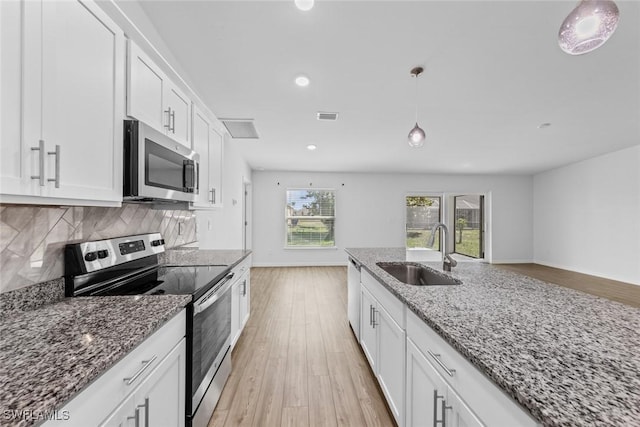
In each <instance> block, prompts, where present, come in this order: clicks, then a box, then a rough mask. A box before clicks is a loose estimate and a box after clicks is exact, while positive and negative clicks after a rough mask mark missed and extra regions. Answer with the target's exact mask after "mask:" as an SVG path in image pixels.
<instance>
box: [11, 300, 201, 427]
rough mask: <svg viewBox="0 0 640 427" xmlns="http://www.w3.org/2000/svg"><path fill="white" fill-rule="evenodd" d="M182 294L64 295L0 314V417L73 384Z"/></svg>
mask: <svg viewBox="0 0 640 427" xmlns="http://www.w3.org/2000/svg"><path fill="white" fill-rule="evenodd" d="M190 300H191V296H190V295H175V296H174V295H166V296H165V295H163V296H157V295H154V296H130V297H129V296H114V297H107V296H99V297H79V298H66V299H63V300H61V301H59V302H56V303H53V304H48V305H44V306H42V307H39V308H36V309H33V310H28V311H17V310H16V311H15V312H12V313H10V315H7V316H3V318H2V319H0V341H1V342H0V425H21V426H22V425H30V424H33V423H35V422H37V420H32V421H25V420H23V421H21V422H18V423H16V421H15V420H14V421H11V420H10V419H8V418H10V417H8V416H6V414H8V413H7V412H5V411H11V410H24V411H30V413H32V414H34V416H37V414H43V413H45V412H46V411H52V410H54V409H60V408H61V407H63V406H64V405H65V404H66V403H67V402H68V401H69V400H70V399H71V398H72V397H74V396H75V395H76V394H77V393H78V392H80V391H81V390H82V389H84V388H85V387H86V386H87V385H89V384H90V383H91V382H92V381H93V380H95V379H96V378H98V377H99V376H100V375H101V374H102V373H104V372H105V371H106V370H107V369H109V368H110V367H111V366H113V365H114V364H115V363H116V362H118V361H119V360H120V359H122V358H123V357H124V356H126V355H127V354H128V353H129V352H130V351H131V350H133V349H134V348H135V347H136V346H137V345H138V344H140V343H141V342H142V341H144V340H145V339H146V338H147V337H149V336H150V335H151V334H152V333H153V332H155V331H156V330H157V329H159V328H160V327H161V326H162V325H163V324H164V323H165V322H166V321H168V320H169V319H171V318H172V317H174V316H175V315H176V314H177V313H179V312H180V311H181V310H182V309H183V307H184V306H186V305H187V304H188V303H189V302H190Z"/></svg>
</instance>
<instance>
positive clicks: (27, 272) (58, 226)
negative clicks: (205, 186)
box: [0, 203, 196, 293]
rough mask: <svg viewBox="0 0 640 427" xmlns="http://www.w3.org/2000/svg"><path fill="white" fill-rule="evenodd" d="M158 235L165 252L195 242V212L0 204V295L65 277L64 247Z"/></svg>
mask: <svg viewBox="0 0 640 427" xmlns="http://www.w3.org/2000/svg"><path fill="white" fill-rule="evenodd" d="M158 231H159V232H160V233H161V234H162V236H163V238H164V240H165V242H166V246H167V248H171V247H175V246H180V245H183V244H186V243H191V242H194V241H195V240H196V217H195V213H194V212H191V211H187V210H159V209H153V208H152V207H151V206H149V205H144V204H134V203H126V204H123V205H122V207H120V208H102V207H78V206H71V207H58V206H56V207H50V206H32V205H20V206H17V205H16V206H13V205H0V293H2V292H7V291H10V290H13V289H18V288H23V287H25V286H29V285H32V284H35V283H40V282H44V281H47V280H53V279H56V278H59V277H62V276H63V275H64V254H63V253H64V246H65V244H67V243H69V242H77V241H85V240H100V239H108V238H111V237H119V236H126V235H130V234H140V233H149V232H158Z"/></svg>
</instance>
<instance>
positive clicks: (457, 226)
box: [453, 195, 484, 258]
mask: <svg viewBox="0 0 640 427" xmlns="http://www.w3.org/2000/svg"><path fill="white" fill-rule="evenodd" d="M454 209H455V218H454V223H453V230H454V232H453V238H454V240H453V242H454V243H453V250H454V252H455V253H458V254H461V255H466V256H468V257H472V258H484V244H483V242H484V238H483V237H484V236H483V231H484V230H483V224H484V196H479V195H472V196H456V197H454Z"/></svg>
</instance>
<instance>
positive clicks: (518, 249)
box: [252, 171, 533, 266]
mask: <svg viewBox="0 0 640 427" xmlns="http://www.w3.org/2000/svg"><path fill="white" fill-rule="evenodd" d="M278 183H280V185H278ZM310 183H311V184H313V187H315V188H334V189H335V190H336V245H337V246H338V248H337V249H284V239H285V222H284V212H285V191H286V190H287V188H306V187H308V186H309V184H310ZM342 184H344V186H343V185H342ZM252 186H253V215H254V228H253V251H254V254H253V262H254V265H261V266H272V265H340V264H345V263H346V259H347V258H346V255H345V252H344V248H345V247H404V245H405V240H404V239H405V230H404V227H405V208H404V206H405V200H404V198H405V196H406V195H407V194H408V193H414V192H416V193H417V192H434V193H442V192H459V193H461V194H464V193H465V192H466V193H490V198H491V202H490V203H491V207H490V210H491V212H490V213H488V215H491V216H492V223H493V232H492V243H491V247H490V248H487V249H489V250H490V251H491V257H492V261H493V262H531V261H532V259H533V247H532V241H533V235H532V233H533V217H532V212H533V206H532V200H533V180H532V177H531V176H482V175H480V176H470V175H409V174H360V173H311V172H309V173H307V172H266V171H265V172H259V171H254V172H253V180H252Z"/></svg>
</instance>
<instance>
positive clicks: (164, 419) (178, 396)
mask: <svg viewBox="0 0 640 427" xmlns="http://www.w3.org/2000/svg"><path fill="white" fill-rule="evenodd" d="M186 354H187V352H186V339H185V338H183V339H182V340H181V341H180V343H179V344H178V345H177V346H176V347H174V348H173V350H172V351H171V352H170V353H169V355H168V356H166V357H165V358H164V360H163V361H162V362H161V363H160V364H159V365H158V367H157V368H156V369H155V370H154V371H153V372H152V373H151V374H150V375H149V376H148V377H147V379H146V380H145V381H144V382H143V383H142V384H140V387H139V388H138V390H137V391H136V392H135V396H136V408H137V409H139V410H141V412H142V414H141V416H140V419H141V420H144V422H142V421H141V422H140V425H141V426H142V425H144V426H171V427H183V426H184V423H185V381H186V374H185V369H186Z"/></svg>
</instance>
